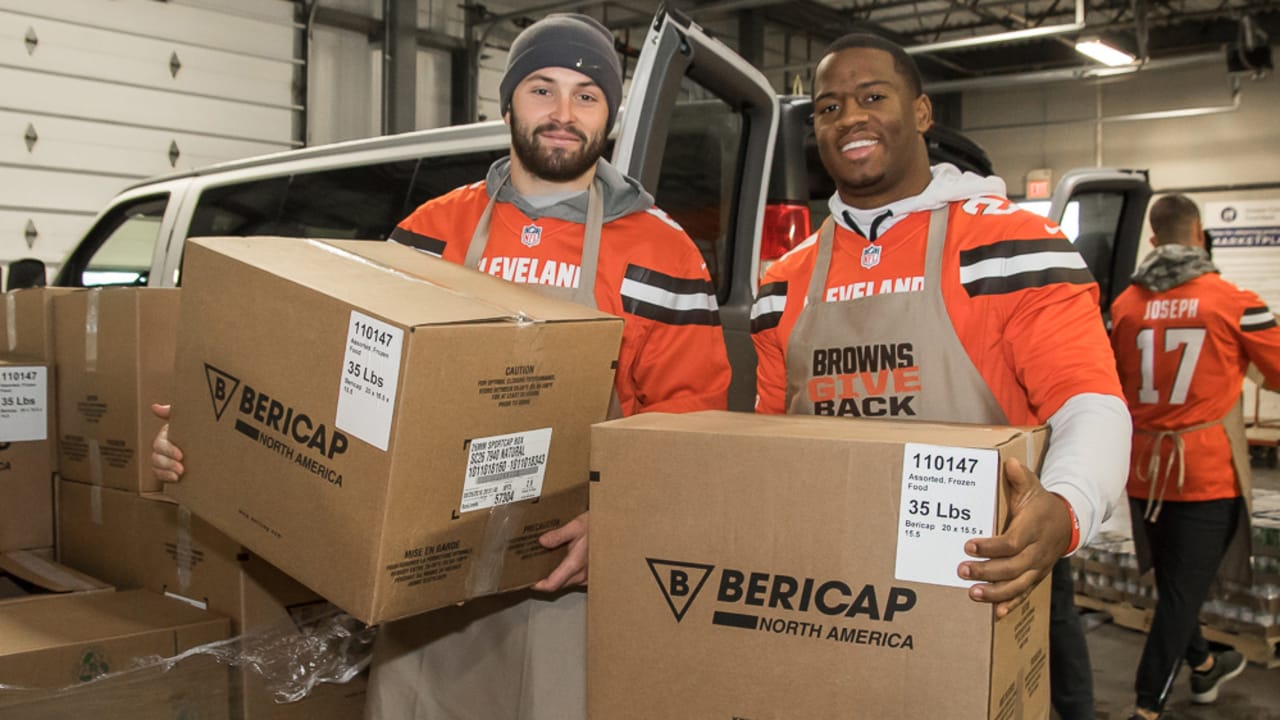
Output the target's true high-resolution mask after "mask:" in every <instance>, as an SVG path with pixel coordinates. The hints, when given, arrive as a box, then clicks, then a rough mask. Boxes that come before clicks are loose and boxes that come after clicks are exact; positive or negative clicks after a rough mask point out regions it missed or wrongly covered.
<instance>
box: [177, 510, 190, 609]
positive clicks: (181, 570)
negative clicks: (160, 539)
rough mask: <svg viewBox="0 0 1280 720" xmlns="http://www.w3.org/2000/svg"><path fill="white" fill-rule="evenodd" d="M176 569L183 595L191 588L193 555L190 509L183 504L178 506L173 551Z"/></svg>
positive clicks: (179, 587) (179, 588) (180, 590)
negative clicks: (175, 538)
mask: <svg viewBox="0 0 1280 720" xmlns="http://www.w3.org/2000/svg"><path fill="white" fill-rule="evenodd" d="M174 556H175V557H174V562H175V563H177V570H178V592H180V593H182V594H183V595H186V594H187V591H188V590H190V589H191V569H192V566H193V565H194V564H195V562H194V561H195V556H194V555H193V553H192V550H191V511H190V510H189V509H187V506H185V505H179V506H178V540H177V548H176V549H175V552H174Z"/></svg>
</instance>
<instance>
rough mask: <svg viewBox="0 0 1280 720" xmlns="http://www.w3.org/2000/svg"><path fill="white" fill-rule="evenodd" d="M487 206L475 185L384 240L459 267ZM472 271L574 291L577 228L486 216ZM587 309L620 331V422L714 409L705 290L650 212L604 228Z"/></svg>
mask: <svg viewBox="0 0 1280 720" xmlns="http://www.w3.org/2000/svg"><path fill="white" fill-rule="evenodd" d="M488 202H489V196H488V193H487V192H486V190H485V183H484V182H478V183H474V184H472V185H467V186H464V187H460V188H457V189H455V190H453V191H451V192H449V193H447V194H445V195H442V196H440V197H438V198H435V199H432V200H429V201H427V202H426V203H424V204H423V205H422V206H421V207H419V208H418V209H417V210H415V211H414V212H413V214H411V215H410V216H409V217H407V218H405V219H404V220H403V221H402V222H401V223H400V225H399V227H397V228H396V229H395V231H394V232H392V234H391V239H392V240H393V241H396V242H400V243H403V244H406V245H411V246H413V247H416V248H418V249H419V250H423V251H425V252H427V253H430V254H432V255H435V256H437V257H442V258H444V259H445V260H449V261H452V262H456V263H463V262H464V261H465V259H466V255H467V247H468V246H469V245H470V244H471V236H472V233H473V232H474V231H475V227H476V224H477V223H478V222H479V220H480V216H481V215H482V214H483V213H484V209H485V206H486V205H487V204H488ZM490 223H491V225H490V236H489V243H488V245H487V246H486V247H485V253H484V257H483V258H482V259H481V261H480V266H479V268H478V269H479V270H480V271H481V272H487V273H489V274H490V275H494V276H497V277H501V278H504V279H506V280H510V281H512V282H518V283H527V284H530V285H550V286H553V287H562V288H569V287H577V286H578V283H579V281H580V274H581V270H580V268H579V262H580V261H581V257H582V243H583V232H584V226H583V225H582V224H579V223H573V222H567V221H565V220H558V219H555V218H549V217H543V218H539V219H537V220H533V219H530V218H529V217H528V216H526V215H525V214H524V213H523V212H521V211H520V209H519V208H517V207H516V206H514V205H512V204H510V203H498V204H497V205H495V206H494V210H493V215H492V218H491V220H490ZM595 297H596V305H597V307H598V308H599V309H600V310H601V311H603V312H607V313H611V314H613V315H617V316H619V317H621V318H623V319H624V320H625V321H626V322H625V324H624V326H623V332H622V348H621V350H620V352H619V357H618V370H617V375H616V377H615V380H614V386H615V388H616V389H617V393H618V399H619V401H620V402H621V405H622V412H623V414H625V415H631V414H633V413H638V412H645V411H661V412H689V411H693V410H707V409H724V408H725V406H726V403H727V393H728V388H729V378H730V370H729V361H728V357H727V355H726V353H725V346H724V336H723V335H722V332H721V329H720V313H719V308H718V306H717V304H716V297H715V290H714V288H713V287H712V285H711V280H710V277H709V275H708V274H707V269H706V265H705V263H704V262H703V260H702V256H701V255H700V254H699V252H698V249H697V248H696V247H695V246H694V244H693V242H692V241H691V240H690V239H689V237H688V236H687V235H686V234H685V233H684V231H683V230H682V229H681V228H680V226H679V225H677V224H676V223H675V222H674V221H673V220H671V219H670V218H669V217H667V215H666V214H665V213H663V212H662V211H661V210H658V209H657V208H650V209H649V210H648V211H645V212H635V213H632V214H630V215H626V216H624V217H621V218H617V219H615V220H613V221H612V222H607V223H605V225H604V227H603V229H602V231H601V239H600V256H599V266H598V267H597V272H596V284H595Z"/></svg>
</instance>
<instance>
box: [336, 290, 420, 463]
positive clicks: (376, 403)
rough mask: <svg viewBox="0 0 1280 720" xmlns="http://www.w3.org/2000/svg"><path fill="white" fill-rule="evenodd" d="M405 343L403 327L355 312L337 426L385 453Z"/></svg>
mask: <svg viewBox="0 0 1280 720" xmlns="http://www.w3.org/2000/svg"><path fill="white" fill-rule="evenodd" d="M403 344H404V331H403V330H401V329H400V328H398V327H395V326H394V325H388V324H387V323H385V322H382V321H381V320H378V319H376V318H371V317H369V316H368V315H365V314H364V313H362V312H359V311H358V310H352V311H351V319H350V320H349V322H348V325H347V348H346V352H345V353H344V354H343V357H342V379H341V380H340V381H339V382H340V385H339V388H338V412H337V415H336V417H335V419H334V425H336V426H337V427H338V429H339V430H343V431H345V432H348V433H350V434H352V435H354V436H356V437H358V438H360V439H361V440H364V441H365V442H367V443H369V444H370V445H373V446H374V447H376V448H378V449H379V450H383V451H385V450H386V449H387V446H388V444H389V443H390V441H391V420H392V418H393V417H394V416H395V410H396V386H397V385H399V384H400V348H401V346H402V345H403Z"/></svg>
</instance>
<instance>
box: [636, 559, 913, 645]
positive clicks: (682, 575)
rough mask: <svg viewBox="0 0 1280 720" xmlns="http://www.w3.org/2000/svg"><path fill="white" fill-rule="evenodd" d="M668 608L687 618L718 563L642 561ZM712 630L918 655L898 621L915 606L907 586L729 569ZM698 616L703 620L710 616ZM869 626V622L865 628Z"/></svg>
mask: <svg viewBox="0 0 1280 720" xmlns="http://www.w3.org/2000/svg"><path fill="white" fill-rule="evenodd" d="M645 561H646V562H647V563H648V565H649V572H650V573H651V574H652V575H653V579H654V580H656V581H657V583H658V588H659V589H660V590H661V591H662V597H663V599H664V600H666V602H667V608H668V609H670V610H671V615H672V616H673V617H674V618H675V620H676V622H677V623H680V622H681V621H683V620H684V618H685V616H686V615H687V614H688V612H689V608H690V607H692V606H693V602H694V600H696V599H697V598H698V595H699V594H700V593H701V592H702V588H703V586H705V585H706V584H707V580H708V579H710V577H711V575H712V573H713V572H714V571H715V570H716V567H715V566H714V565H708V564H705V563H693V562H685V561H680V560H662V559H658V558H645ZM708 592H713V593H714V595H715V597H714V598H713V602H714V603H715V605H714V610H713V611H712V612H711V618H710V624H711V625H716V626H719V627H722V628H733V629H734V630H745V631H751V632H762V633H770V634H774V635H791V636H796V637H804V638H814V639H820V640H828V641H832V642H841V643H850V644H855V645H870V646H875V647H887V648H891V649H898V650H913V649H914V648H915V638H914V636H913V635H912V634H911V632H910V630H909V629H905V628H899V626H898V625H896V624H895V623H896V621H897V620H898V619H899V618H900V617H901V616H903V615H906V614H908V613H910V612H911V610H912V609H913V608H915V606H916V600H917V598H916V592H915V590H913V589H912V588H910V587H904V586H898V585H889V586H878V585H876V584H875V583H861V584H859V583H856V582H850V581H847V580H842V579H839V578H813V577H802V576H793V575H786V574H782V573H771V572H758V571H749V570H740V569H735V568H729V567H724V568H720V569H719V581H718V583H717V584H716V587H715V589H714V590H712V591H708ZM698 617H703V618H705V614H702V615H699V616H698ZM868 623H872V624H868Z"/></svg>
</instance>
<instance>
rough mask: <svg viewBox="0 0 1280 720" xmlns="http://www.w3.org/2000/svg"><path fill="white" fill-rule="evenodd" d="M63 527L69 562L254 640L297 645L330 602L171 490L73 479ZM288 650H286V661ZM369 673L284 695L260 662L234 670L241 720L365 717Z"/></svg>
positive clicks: (65, 484)
mask: <svg viewBox="0 0 1280 720" xmlns="http://www.w3.org/2000/svg"><path fill="white" fill-rule="evenodd" d="M60 493H61V500H62V502H61V507H60V521H61V522H60V524H59V527H60V536H59V545H60V547H61V548H62V553H63V558H64V559H65V561H66V562H67V563H68V564H70V565H74V566H76V567H81V568H86V569H92V570H93V572H94V573H96V574H97V575H99V576H100V577H103V578H110V579H111V581H112V582H114V583H116V584H118V585H120V586H121V587H142V588H146V589H148V590H151V591H154V592H157V593H161V594H164V595H167V596H169V597H173V598H175V599H180V600H182V601H183V602H186V603H188V604H191V605H195V606H197V607H200V608H207V609H209V610H211V611H213V612H216V613H218V614H219V615H224V616H226V617H228V618H230V620H231V633H232V635H233V636H234V637H237V638H239V639H240V641H241V642H243V643H245V644H246V645H249V646H251V647H259V649H260V646H261V644H262V639H263V638H264V637H268V636H269V639H270V641H271V642H273V643H279V647H280V650H279V651H278V652H287V650H286V649H285V648H286V647H287V637H285V636H287V634H288V633H290V632H293V633H300V632H303V631H304V629H305V628H306V627H307V622H306V621H307V619H308V616H309V615H314V614H315V612H316V610H317V608H320V607H321V606H323V605H324V604H325V603H324V602H323V600H321V598H320V597H319V596H317V595H316V594H315V593H313V592H311V591H309V590H307V589H306V588H305V587H303V586H302V585H300V584H299V583H298V582H296V581H295V580H293V579H292V578H289V577H288V576H287V575H285V574H284V573H282V572H280V571H279V570H276V569H275V568H273V567H271V566H270V565H268V564H267V563H265V562H263V561H262V560H261V559H259V558H256V557H253V556H251V555H250V554H249V553H247V552H245V551H244V549H243V548H242V547H241V546H240V545H239V544H238V543H236V542H234V541H232V540H231V539H230V538H228V537H226V536H225V535H223V534H222V533H220V532H218V531H217V530H215V529H214V528H213V527H212V526H210V525H209V524H208V523H206V522H204V521H202V520H201V519H200V518H198V517H195V516H193V515H192V514H191V513H190V512H189V511H187V510H186V509H185V508H182V507H180V506H178V505H177V504H176V503H175V502H173V501H172V500H171V499H169V498H167V497H165V496H163V495H138V494H135V493H129V492H125V491H121V490H112V489H110V488H101V487H95V486H92V485H86V484H83V483H74V482H70V481H67V480H63V481H61V483H60ZM279 659H282V658H277V660H279ZM364 695H365V678H364V676H357V677H356V678H354V679H353V680H351V681H350V682H348V683H345V684H341V685H335V684H323V685H318V686H317V687H316V688H315V689H314V690H313V691H312V692H311V693H310V694H309V695H308V697H307V698H306V699H305V700H302V701H301V702H294V703H288V704H281V703H279V702H277V699H276V697H275V695H274V688H273V687H271V685H270V683H269V682H268V681H267V680H264V679H263V678H262V677H261V676H260V675H259V674H258V673H257V672H256V671H255V670H254V669H250V668H247V667H244V666H241V667H240V668H239V669H238V670H237V671H235V672H234V673H233V682H232V686H231V702H232V709H233V711H232V718H233V719H236V720H292V719H293V718H297V719H298V720H301V719H302V718H314V719H315V720H359V719H360V718H361V716H362V714H363V709H364Z"/></svg>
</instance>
